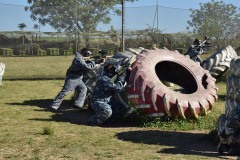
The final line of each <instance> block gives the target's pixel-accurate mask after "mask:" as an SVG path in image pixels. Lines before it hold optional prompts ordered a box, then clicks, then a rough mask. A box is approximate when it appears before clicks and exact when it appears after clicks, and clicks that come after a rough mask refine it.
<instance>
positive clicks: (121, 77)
mask: <svg viewBox="0 0 240 160" xmlns="http://www.w3.org/2000/svg"><path fill="white" fill-rule="evenodd" d="M125 79H126V72H124V73H122V74H121V75H119V76H118V77H117V81H120V82H121V83H122V84H124V83H125Z"/></svg>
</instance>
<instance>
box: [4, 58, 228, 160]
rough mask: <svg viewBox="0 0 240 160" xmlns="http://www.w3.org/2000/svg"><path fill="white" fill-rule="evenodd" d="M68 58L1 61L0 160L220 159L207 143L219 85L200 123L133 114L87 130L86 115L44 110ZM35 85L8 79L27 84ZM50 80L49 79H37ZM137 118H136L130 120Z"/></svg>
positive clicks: (217, 110) (220, 109)
mask: <svg viewBox="0 0 240 160" xmlns="http://www.w3.org/2000/svg"><path fill="white" fill-rule="evenodd" d="M71 60H72V56H67V57H0V61H1V62H4V63H6V71H5V74H4V77H3V85H2V86H0V97H1V101H0V126H1V127H0V159H12V160H16V159H17V160H18V159H19V160H20V159H74V160H75V159H83V160H88V159H89V160H92V159H101V160H102V159H103V160H104V159H166V160H174V159H176V160H180V159H193V160H194V159H196V160H200V159H201V160H202V159H209V160H212V159H220V157H219V155H218V154H217V153H216V145H215V144H214V145H213V143H212V140H209V139H208V140H206V139H207V138H208V137H209V136H210V134H209V133H210V132H212V130H213V129H214V125H215V123H216V119H217V118H218V117H219V116H220V114H221V113H224V105H225V95H226V84H225V83H224V82H218V83H217V87H218V88H219V91H218V96H219V99H218V101H217V102H216V103H215V104H214V107H213V109H212V111H211V112H210V113H209V114H208V115H207V116H204V117H201V118H200V119H199V120H168V121H167V120H162V119H155V120H153V121H150V120H148V119H146V117H144V116H143V115H142V114H141V113H135V114H134V115H133V116H132V117H131V118H129V119H126V120H125V121H123V122H122V124H116V125H114V126H107V127H91V126H86V125H85V123H86V121H87V120H88V118H89V117H90V115H91V113H89V112H79V111H77V110H74V109H70V108H69V106H71V96H72V95H71V94H70V95H68V96H67V97H66V98H65V101H64V102H63V104H62V107H63V110H62V111H61V112H60V113H52V112H50V111H49V110H48V109H47V108H48V106H49V105H50V104H51V102H52V99H53V98H54V97H55V96H56V94H57V93H58V92H59V90H60V89H61V87H62V85H63V83H64V79H59V80H54V78H55V77H58V78H64V75H65V72H66V69H67V68H68V66H69V64H70V62H71ZM28 78H30V79H31V78H32V79H33V78H36V79H38V80H15V81H11V80H7V79H28ZM45 78H46V79H48V78H53V79H52V80H42V79H45ZM134 116H136V117H134Z"/></svg>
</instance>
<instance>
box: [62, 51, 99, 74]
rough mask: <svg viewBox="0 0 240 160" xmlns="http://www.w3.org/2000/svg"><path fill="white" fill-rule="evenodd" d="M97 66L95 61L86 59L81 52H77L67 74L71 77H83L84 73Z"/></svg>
mask: <svg viewBox="0 0 240 160" xmlns="http://www.w3.org/2000/svg"><path fill="white" fill-rule="evenodd" d="M94 67H95V63H94V61H90V60H88V61H84V60H83V57H82V55H81V54H80V53H78V52H77V53H76V54H75V57H74V59H73V61H72V64H71V66H70V67H69V69H68V70H67V74H66V76H67V77H69V78H80V77H81V78H82V77H83V75H84V74H85V73H86V72H87V71H89V70H91V69H93V68H94Z"/></svg>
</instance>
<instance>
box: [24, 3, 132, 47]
mask: <svg viewBox="0 0 240 160" xmlns="http://www.w3.org/2000/svg"><path fill="white" fill-rule="evenodd" d="M125 1H130V2H133V1H135V0H125ZM28 3H29V4H30V5H31V6H27V7H25V10H26V11H31V16H30V17H31V18H32V19H33V20H34V21H39V23H41V24H42V25H46V24H49V25H51V26H52V27H53V28H54V29H56V30H58V31H62V30H64V31H68V32H75V31H76V30H77V31H80V32H82V33H83V37H84V39H85V41H86V42H88V41H89V36H88V34H87V33H90V32H91V31H94V30H95V29H96V27H97V25H98V23H100V22H101V23H104V24H108V23H110V21H111V18H110V14H111V13H112V12H114V13H116V14H118V15H120V14H121V12H120V10H119V9H118V8H115V7H114V6H115V5H116V4H120V3H121V1H120V0H105V1H99V0H92V1H89V0H68V1H63V0H48V1H45V0H39V1H34V0H28ZM87 44H88V43H87Z"/></svg>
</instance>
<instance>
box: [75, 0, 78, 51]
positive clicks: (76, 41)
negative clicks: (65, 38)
mask: <svg viewBox="0 0 240 160" xmlns="http://www.w3.org/2000/svg"><path fill="white" fill-rule="evenodd" d="M75 2H76V4H75V6H76V7H75V9H76V13H75V20H76V22H75V23H76V24H75V26H76V28H75V45H76V46H75V49H76V52H77V51H78V37H77V36H78V28H77V23H78V22H77V0H76V1H75Z"/></svg>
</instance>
